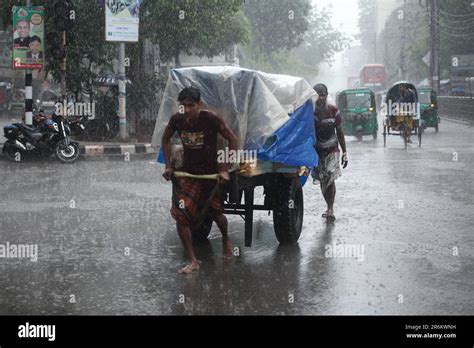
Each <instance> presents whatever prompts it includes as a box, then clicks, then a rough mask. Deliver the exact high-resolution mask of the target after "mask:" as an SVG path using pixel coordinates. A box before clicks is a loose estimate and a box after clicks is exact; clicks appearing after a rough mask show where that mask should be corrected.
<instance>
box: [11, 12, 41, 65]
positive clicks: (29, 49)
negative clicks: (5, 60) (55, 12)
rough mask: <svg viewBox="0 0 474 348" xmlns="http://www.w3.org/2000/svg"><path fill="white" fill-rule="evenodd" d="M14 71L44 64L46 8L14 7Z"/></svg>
mask: <svg viewBox="0 0 474 348" xmlns="http://www.w3.org/2000/svg"><path fill="white" fill-rule="evenodd" d="M12 14H13V55H12V57H13V69H41V68H43V64H44V7H41V6H35V7H23V6H13V9H12Z"/></svg>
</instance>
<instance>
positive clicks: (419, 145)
mask: <svg viewBox="0 0 474 348" xmlns="http://www.w3.org/2000/svg"><path fill="white" fill-rule="evenodd" d="M422 133H423V132H422V131H421V130H420V131H419V132H418V147H421V134H422Z"/></svg>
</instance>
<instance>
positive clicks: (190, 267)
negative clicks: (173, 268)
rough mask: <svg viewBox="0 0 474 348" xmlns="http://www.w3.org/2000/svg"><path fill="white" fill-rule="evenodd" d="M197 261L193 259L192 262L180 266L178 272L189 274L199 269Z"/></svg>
mask: <svg viewBox="0 0 474 348" xmlns="http://www.w3.org/2000/svg"><path fill="white" fill-rule="evenodd" d="M199 263H200V262H199V261H194V262H191V263H190V264H189V265H187V266H185V267H183V268H181V269H180V270H179V271H178V273H179V274H190V273H193V272H195V271H197V270H199Z"/></svg>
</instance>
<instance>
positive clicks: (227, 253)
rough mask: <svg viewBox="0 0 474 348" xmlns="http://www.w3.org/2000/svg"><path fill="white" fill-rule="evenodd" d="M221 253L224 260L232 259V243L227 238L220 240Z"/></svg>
mask: <svg viewBox="0 0 474 348" xmlns="http://www.w3.org/2000/svg"><path fill="white" fill-rule="evenodd" d="M222 251H223V254H224V259H231V258H232V256H233V255H232V242H231V241H230V239H229V238H227V239H223V240H222Z"/></svg>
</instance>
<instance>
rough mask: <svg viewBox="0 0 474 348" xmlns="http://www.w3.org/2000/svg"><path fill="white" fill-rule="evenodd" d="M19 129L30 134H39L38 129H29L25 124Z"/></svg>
mask: <svg viewBox="0 0 474 348" xmlns="http://www.w3.org/2000/svg"><path fill="white" fill-rule="evenodd" d="M21 127H22V128H23V129H24V130H26V131H27V132H30V133H41V130H39V129H38V128H34V127H30V126H28V125H26V124H22V125H21Z"/></svg>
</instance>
